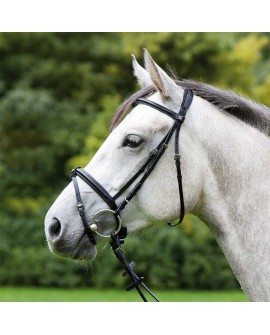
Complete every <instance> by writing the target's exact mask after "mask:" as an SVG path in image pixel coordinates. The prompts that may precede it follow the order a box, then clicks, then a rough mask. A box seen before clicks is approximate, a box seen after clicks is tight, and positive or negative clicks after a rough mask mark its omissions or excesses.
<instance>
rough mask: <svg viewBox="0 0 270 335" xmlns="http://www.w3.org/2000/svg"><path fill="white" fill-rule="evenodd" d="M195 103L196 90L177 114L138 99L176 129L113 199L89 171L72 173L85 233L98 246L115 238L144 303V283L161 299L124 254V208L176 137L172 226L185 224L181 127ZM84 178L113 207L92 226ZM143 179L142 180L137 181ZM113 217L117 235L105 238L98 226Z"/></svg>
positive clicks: (116, 249)
mask: <svg viewBox="0 0 270 335" xmlns="http://www.w3.org/2000/svg"><path fill="white" fill-rule="evenodd" d="M192 100H193V92H192V90H189V89H185V90H184V95H183V101H182V104H181V107H180V110H179V112H178V113H175V112H174V111H172V110H170V109H168V108H166V107H164V106H162V105H159V104H157V103H156V102H153V101H151V100H148V99H145V98H138V99H136V100H135V102H134V103H133V104H132V106H133V107H135V106H137V105H138V104H144V105H147V106H149V107H152V108H154V109H156V110H158V111H160V112H162V113H164V114H166V115H168V116H170V117H171V118H172V119H173V120H174V123H173V125H172V127H171V128H170V129H169V131H168V132H167V134H166V135H165V136H164V137H163V139H162V140H161V141H160V143H159V144H158V146H157V147H156V148H155V149H153V150H152V151H151V152H150V153H149V156H148V157H147V159H146V161H145V162H144V163H143V165H142V166H141V167H140V168H139V170H138V171H137V172H136V173H135V174H134V175H133V176H132V177H131V178H130V179H129V180H128V181H127V182H126V184H125V185H124V186H123V187H122V188H121V189H120V190H119V191H118V192H117V193H116V194H115V195H114V196H111V195H110V194H109V193H108V192H107V190H106V189H105V188H104V187H103V186H102V185H101V184H100V183H99V182H98V181H97V180H96V179H95V178H93V177H92V176H91V175H90V174H89V173H88V172H86V171H85V170H84V169H83V168H81V167H77V168H75V169H73V170H72V171H71V174H70V175H71V179H72V182H73V185H74V189H75V194H76V201H77V209H78V212H79V215H80V217H81V221H82V224H83V226H84V230H85V233H86V235H87V236H88V238H89V240H90V242H91V243H92V244H93V245H95V244H96V243H97V242H96V239H95V235H99V236H101V237H110V238H111V242H110V244H111V247H112V250H113V251H114V253H115V255H116V257H117V258H118V260H119V261H120V262H121V264H122V265H123V266H124V268H125V271H124V273H123V275H129V276H130V278H131V279H132V281H133V283H132V284H131V285H130V286H129V287H128V288H127V289H132V288H134V287H136V289H137V291H138V292H139V294H140V295H141V297H142V299H143V300H144V301H147V300H146V298H145V297H144V295H143V293H142V292H141V290H140V288H139V285H140V284H141V285H142V286H143V287H144V288H145V289H146V290H147V291H148V292H149V293H150V294H151V295H152V296H153V297H154V298H155V299H156V300H157V301H158V299H157V298H156V297H155V296H154V295H153V294H152V292H151V291H150V290H149V289H148V288H147V287H146V285H145V284H144V283H143V278H142V277H138V276H137V275H136V273H135V272H134V271H133V268H134V266H135V263H134V262H132V263H131V264H128V262H127V261H126V258H125V256H124V253H123V251H122V249H121V244H123V243H124V238H125V237H126V236H127V228H126V227H125V226H123V225H122V223H121V216H120V214H121V212H122V211H123V210H124V208H125V207H126V206H127V204H129V203H130V201H131V200H132V198H134V196H135V195H136V194H137V192H138V191H139V190H140V188H141V187H142V185H143V183H144V182H145V180H146V179H147V178H148V177H149V175H150V174H151V172H152V171H153V170H154V168H155V166H156V164H157V163H158V161H159V160H160V158H161V157H162V155H163V154H164V152H165V150H166V149H167V148H168V145H169V142H170V140H171V138H172V136H173V134H175V141H174V150H175V154H174V160H175V166H176V174H177V181H178V190H179V199H180V213H179V221H178V222H177V223H176V224H172V223H168V224H169V225H170V226H175V225H177V224H179V223H181V222H182V221H183V218H184V215H185V203H184V195H183V186H182V174H181V162H180V148H179V134H180V129H181V126H182V124H183V122H184V120H185V117H186V113H187V111H188V109H189V107H190V105H191V103H192ZM140 176H141V177H140ZM76 177H79V178H81V179H82V180H83V181H84V182H85V183H86V184H88V185H89V186H90V187H91V188H92V189H93V190H94V191H95V192H96V193H97V194H98V195H99V196H100V197H101V198H102V199H103V201H104V202H105V203H106V204H107V205H108V206H109V208H105V209H102V210H100V211H98V212H96V214H95V215H94V217H93V219H92V220H91V221H92V223H91V224H90V225H89V223H88V222H87V218H86V215H85V209H84V205H83V202H82V199H81V194H80V189H79V185H78V181H77V178H76ZM139 177H140V179H139V180H138V181H137V179H138V178H139ZM135 181H136V183H135V185H134V186H133V187H132V189H131V190H130V191H129V192H128V194H127V195H126V196H125V198H124V199H123V200H121V201H120V203H118V204H117V202H116V200H118V198H119V197H120V196H121V195H122V194H123V193H124V192H125V191H126V190H127V189H128V188H129V187H130V186H131V185H132V184H133V183H134V182H135ZM104 214H106V215H110V216H112V215H113V216H114V218H115V220H116V228H115V229H114V231H113V232H111V233H110V234H109V235H104V234H103V233H102V232H99V227H98V224H97V222H98V218H99V217H100V216H102V215H104Z"/></svg>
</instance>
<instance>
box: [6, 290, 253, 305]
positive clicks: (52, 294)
mask: <svg viewBox="0 0 270 335" xmlns="http://www.w3.org/2000/svg"><path fill="white" fill-rule="evenodd" d="M154 294H155V295H156V296H157V297H158V298H159V299H160V301H163V302H166V301H167V302H173V301H176V302H177V301H178V302H181V301H183V302H188V301H190V302H207V301H208V302H236V301H239V302H240V301H247V298H246V296H245V295H244V293H243V292H242V291H240V290H235V291H184V290H183V291H182V290H181V291H180V290H171V291H169V290H166V291H165V290H154ZM147 297H148V295H147ZM149 300H150V301H152V299H150V298H149ZM0 301H1V302H7V301H10V302H36V301H42V302H54V301H59V302H75V301H82V302H83V301H89V302H97V301H100V302H101V301H104V302H117V301H119V302H132V301H141V300H140V297H139V295H138V294H137V293H136V292H135V291H130V292H126V291H125V290H124V289H123V290H116V289H91V288H89V289H55V288H31V287H0Z"/></svg>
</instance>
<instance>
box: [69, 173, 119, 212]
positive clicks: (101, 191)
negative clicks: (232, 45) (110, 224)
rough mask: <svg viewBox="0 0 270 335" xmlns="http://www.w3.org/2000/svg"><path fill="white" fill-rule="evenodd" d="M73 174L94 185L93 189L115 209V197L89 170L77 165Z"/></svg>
mask: <svg viewBox="0 0 270 335" xmlns="http://www.w3.org/2000/svg"><path fill="white" fill-rule="evenodd" d="M71 175H77V176H78V177H80V178H81V179H82V180H83V181H84V182H86V184H88V185H89V186H91V187H92V189H93V190H94V191H95V192H96V193H97V194H98V195H99V196H100V197H101V198H102V199H103V200H104V201H105V202H106V204H107V205H108V206H109V207H110V209H112V210H115V209H116V208H117V205H116V203H115V201H114V198H113V197H112V196H111V195H110V194H109V193H108V192H107V191H106V190H105V188H104V187H103V186H102V185H101V184H100V183H99V182H98V181H97V180H96V179H94V178H93V177H92V176H91V175H90V174H89V173H88V172H86V171H85V170H84V169H82V168H81V167H77V168H75V169H74V170H72V172H71Z"/></svg>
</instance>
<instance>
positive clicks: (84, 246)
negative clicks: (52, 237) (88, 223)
mask: <svg viewBox="0 0 270 335" xmlns="http://www.w3.org/2000/svg"><path fill="white" fill-rule="evenodd" d="M85 237H86V236H85ZM48 244H49V248H50V251H51V252H52V253H53V254H54V255H56V256H59V257H61V258H69V259H72V260H75V261H76V260H87V261H91V260H93V259H94V258H95V257H96V255H97V249H96V247H95V246H94V245H92V243H90V241H89V240H88V239H87V238H82V239H81V240H80V241H79V243H77V245H75V246H73V245H68V246H65V247H64V248H58V249H56V248H55V247H54V246H52V245H50V243H48Z"/></svg>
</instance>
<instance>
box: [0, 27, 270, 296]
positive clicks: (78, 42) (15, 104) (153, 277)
mask: <svg viewBox="0 0 270 335" xmlns="http://www.w3.org/2000/svg"><path fill="white" fill-rule="evenodd" d="M143 47H147V49H148V50H149V51H150V52H151V54H152V55H153V57H154V58H155V59H156V60H157V62H158V63H159V64H160V65H162V66H163V67H164V66H166V64H170V65H171V66H172V67H173V68H174V69H175V70H176V72H177V73H178V74H179V76H180V77H183V78H194V79H199V80H202V81H205V82H208V83H211V84H214V85H217V86H222V87H225V88H230V89H232V90H234V91H237V92H239V93H241V94H244V95H246V96H248V97H250V98H253V99H255V100H259V101H261V102H262V103H265V104H268V105H270V94H269V92H270V57H269V55H270V34H269V33H2V34H0V62H1V63H0V190H1V191H0V192H1V193H0V204H1V207H0V284H1V285H20V286H22V285H25V286H30V285H31V286H48V287H51V286H57V287H78V286H79V287H82V286H92V287H96V288H103V287H120V286H121V287H122V285H123V284H124V283H123V282H124V279H123V278H122V277H121V276H120V274H119V271H118V264H117V262H116V260H115V259H114V257H113V255H112V253H111V252H110V250H109V248H108V247H107V248H106V247H105V248H102V250H100V253H99V255H98V258H97V260H95V261H94V262H92V263H91V264H90V267H89V266H85V265H75V264H74V263H73V262H71V261H68V260H64V259H60V258H57V257H55V256H53V255H52V254H50V252H49V251H48V249H47V246H46V241H45V236H44V232H43V221H44V216H45V213H46V211H47V209H48V208H49V207H50V205H51V203H52V202H53V200H54V198H55V197H56V195H57V194H58V193H59V192H60V191H61V190H62V189H63V187H64V186H65V185H66V184H67V183H68V173H69V171H70V169H71V168H72V167H74V166H78V165H85V164H86V162H88V161H89V160H90V159H91V157H92V156H93V155H94V153H95V152H96V150H97V149H98V148H99V146H100V144H101V143H102V142H103V140H104V138H105V137H106V136H107V134H108V124H109V121H110V119H111V117H112V115H113V114H114V111H115V109H116V108H117V106H118V105H119V104H120V103H121V101H122V100H123V99H125V98H126V97H128V96H129V95H130V94H131V93H133V92H134V91H135V90H136V89H137V86H136V81H135V79H134V78H133V77H132V69H131V57H130V54H131V53H134V54H135V55H136V56H137V58H138V60H139V61H141V62H142V52H141V49H142V48H143ZM125 250H126V252H127V256H128V258H129V259H132V260H133V259H134V260H136V262H137V263H138V265H137V270H138V271H139V272H140V273H144V274H146V275H147V283H148V284H149V285H151V288H152V287H153V288H159V289H163V288H170V289H178V288H185V289H187V288H188V289H195V288H196V289H224V288H226V289H232V288H236V287H238V283H237V282H236V280H235V278H234V276H233V274H232V272H231V270H230V268H229V266H228V264H227V261H226V260H225V258H224V256H223V254H222V252H221V251H220V249H219V247H218V245H217V243H216V242H215V240H214V238H213V237H212V235H211V233H210V232H209V231H208V229H207V228H206V227H205V226H204V225H203V223H202V222H200V221H199V220H198V219H197V218H195V217H193V216H187V217H186V219H185V221H184V223H183V225H182V226H181V227H177V228H174V229H169V228H168V227H167V226H165V225H164V227H158V228H155V229H154V230H153V228H152V230H151V231H149V232H145V233H144V234H143V235H140V236H139V237H136V238H132V237H129V238H128V240H127V242H126V245H125Z"/></svg>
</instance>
